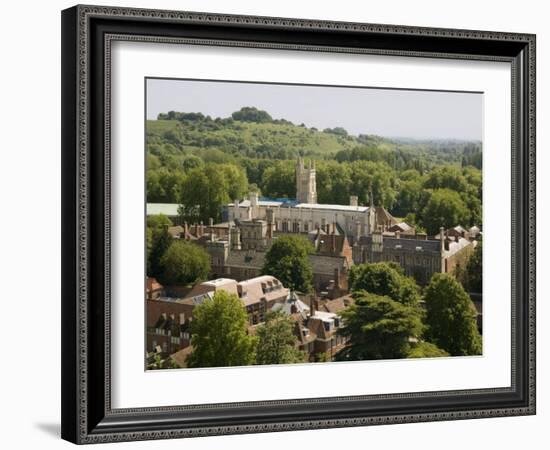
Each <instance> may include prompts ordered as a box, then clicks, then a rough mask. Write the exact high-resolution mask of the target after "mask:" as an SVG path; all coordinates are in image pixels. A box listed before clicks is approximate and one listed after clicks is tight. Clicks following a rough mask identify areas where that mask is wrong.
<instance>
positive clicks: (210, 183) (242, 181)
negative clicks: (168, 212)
mask: <svg viewBox="0 0 550 450" xmlns="http://www.w3.org/2000/svg"><path fill="white" fill-rule="evenodd" d="M247 189H248V180H247V178H246V174H245V172H244V170H243V169H241V168H239V167H237V166H235V165H233V164H214V163H209V164H206V165H204V166H203V167H197V168H194V169H192V170H190V171H189V172H188V174H187V177H186V179H185V181H184V182H183V185H182V188H181V199H182V205H181V207H180V209H179V213H180V215H181V216H182V217H183V219H184V220H186V221H188V222H191V223H197V222H199V221H201V220H202V221H203V222H205V223H206V222H208V220H209V219H210V218H212V219H214V220H215V221H216V222H217V221H219V220H220V219H221V209H222V205H226V204H227V203H229V202H230V201H233V200H235V199H241V198H243V196H244V194H245V193H246V191H247Z"/></svg>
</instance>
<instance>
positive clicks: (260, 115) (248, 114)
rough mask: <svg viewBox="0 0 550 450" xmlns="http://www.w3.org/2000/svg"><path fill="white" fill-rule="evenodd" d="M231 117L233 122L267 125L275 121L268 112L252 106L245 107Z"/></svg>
mask: <svg viewBox="0 0 550 450" xmlns="http://www.w3.org/2000/svg"><path fill="white" fill-rule="evenodd" d="M231 117H232V118H233V120H240V121H242V122H257V123H265V122H272V121H273V118H272V117H271V116H270V115H269V114H268V113H267V112H265V111H262V110H259V109H258V108H254V107H250V106H245V107H243V108H241V109H240V110H239V111H236V112H234V113H233V114H231Z"/></svg>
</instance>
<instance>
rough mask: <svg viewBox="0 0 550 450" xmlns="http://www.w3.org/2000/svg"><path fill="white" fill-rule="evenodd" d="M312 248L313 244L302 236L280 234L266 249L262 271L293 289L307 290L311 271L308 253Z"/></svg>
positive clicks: (308, 289)
mask: <svg viewBox="0 0 550 450" xmlns="http://www.w3.org/2000/svg"><path fill="white" fill-rule="evenodd" d="M313 250H314V249H313V245H312V244H311V243H310V242H309V241H308V240H307V239H306V238H304V237H302V236H299V235H286V236H281V237H279V238H277V239H276V240H275V242H273V244H272V245H271V247H270V248H269V250H268V251H267V253H266V255H265V262H264V266H263V268H262V273H263V274H264V275H271V276H274V277H275V278H278V279H279V281H281V283H283V285H284V286H286V287H287V288H289V289H291V290H293V291H299V292H304V293H305V292H309V291H310V290H311V288H312V282H313V273H312V271H311V262H310V260H309V256H308V255H309V254H310V253H312V252H313Z"/></svg>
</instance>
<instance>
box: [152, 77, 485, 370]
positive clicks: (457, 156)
mask: <svg viewBox="0 0 550 450" xmlns="http://www.w3.org/2000/svg"><path fill="white" fill-rule="evenodd" d="M145 100H146V118H145V120H146V136H145V157H146V173H145V178H146V180H145V186H146V199H147V205H146V217H145V224H146V242H145V247H146V257H147V269H146V272H147V273H146V292H145V295H144V297H145V303H146V305H145V307H146V324H145V334H146V339H145V342H146V352H145V353H146V355H145V364H146V368H147V369H149V370H153V369H173V368H206V367H229V366H253V365H274V364H300V363H301V364H306V363H338V362H345V361H348V362H349V361H367V360H389V359H402V358H437V357H473V356H479V355H482V354H483V348H482V292H483V291H482V272H483V270H482V242H483V239H482V237H483V215H482V198H483V189H482V160H483V158H482V154H483V153H482V152H483V150H482V147H483V120H482V117H483V93H482V92H457V91H435V90H434V91H430V90H409V89H391V88H377V87H357V86H324V85H323V86H320V85H303V84H275V83H263V82H254V83H252V82H241V81H212V80H191V79H163V78H147V79H146V80H145Z"/></svg>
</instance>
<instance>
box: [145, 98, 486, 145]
mask: <svg viewBox="0 0 550 450" xmlns="http://www.w3.org/2000/svg"><path fill="white" fill-rule="evenodd" d="M245 107H254V108H255V106H253V105H245V106H242V107H241V108H245ZM241 108H239V109H238V110H237V111H239V110H240V109H241ZM257 109H258V110H260V108H257ZM171 111H174V112H177V113H184V114H189V113H195V114H198V113H201V114H203V115H204V116H210V115H209V114H205V113H204V112H202V111H176V110H171ZM261 111H265V110H261ZM168 112H169V111H161V112H160V113H159V114H167V113H168ZM233 112H235V111H233ZM265 112H267V113H268V114H269V115H270V116H272V115H271V114H270V113H269V111H265ZM159 114H157V117H156V118H154V119H149V118H147V120H166V119H159V118H158V115H159ZM210 117H211V118H212V120H215V119H230V118H231V114H229V115H228V116H227V117H212V116H210ZM272 117H273V116H272ZM281 119H284V120H288V119H285V118H284V117H273V120H281ZM289 122H291V121H289ZM291 123H292V125H294V126H300V124H298V123H294V122H291ZM306 128H310V129H311V128H316V127H309V126H307V125H306ZM328 128H335V127H328ZM342 128H343V127H342ZM316 129H317V130H318V131H323V130H322V129H319V128H316ZM344 129H345V128H344ZM346 131H347V133H348V135H350V136H353V137H358V136H359V135H365V136H375V137H380V138H383V139H388V140H393V141H415V142H428V141H436V142H459V143H460V142H476V143H480V142H481V139H461V138H452V137H448V138H447V137H429V136H425V137H413V136H382V135H380V134H371V133H359V134H352V133H350V132H349V131H348V130H346Z"/></svg>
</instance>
